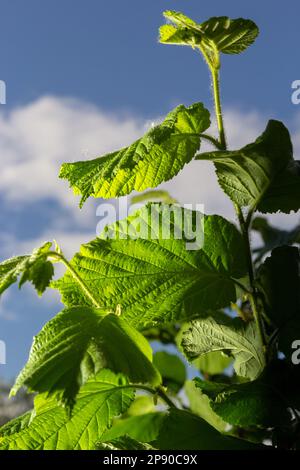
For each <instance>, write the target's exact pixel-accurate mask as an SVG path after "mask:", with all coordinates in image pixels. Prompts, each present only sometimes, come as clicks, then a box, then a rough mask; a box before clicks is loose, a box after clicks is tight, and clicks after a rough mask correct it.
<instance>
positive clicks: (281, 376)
mask: <svg viewBox="0 0 300 470" xmlns="http://www.w3.org/2000/svg"><path fill="white" fill-rule="evenodd" d="M281 362H282V361H275V363H272V364H270V365H269V366H268V367H267V368H266V369H265V371H264V372H263V374H262V375H261V376H260V377H259V378H258V379H256V380H254V381H253V382H246V383H237V384H222V383H216V382H205V381H203V380H201V379H199V378H196V379H195V380H194V381H195V385H196V387H199V389H200V390H201V391H202V393H204V394H205V395H206V396H207V397H208V398H209V401H210V406H211V408H212V410H213V411H214V412H215V413H216V414H217V415H218V416H220V417H221V418H222V419H223V420H224V421H226V422H227V423H229V424H232V425H235V426H241V427H252V426H256V427H260V428H270V427H274V426H282V425H288V424H289V423H290V422H291V420H292V415H291V413H290V410H289V407H290V406H291V405H294V403H293V402H292V400H291V393H290V388H291V382H289V383H288V382H287V380H286V378H287V372H288V370H287V369H286V365H285V364H284V363H281ZM290 378H291V376H290ZM286 385H288V386H287V387H286ZM293 387H294V384H293Z"/></svg>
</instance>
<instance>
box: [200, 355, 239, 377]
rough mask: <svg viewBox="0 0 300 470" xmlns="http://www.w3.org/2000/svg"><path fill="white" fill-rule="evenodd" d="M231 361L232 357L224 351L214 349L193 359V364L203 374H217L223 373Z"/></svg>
mask: <svg viewBox="0 0 300 470" xmlns="http://www.w3.org/2000/svg"><path fill="white" fill-rule="evenodd" d="M231 363H232V358H231V357H228V356H226V354H224V353H223V352H222V351H221V352H219V351H214V352H210V353H208V354H203V355H202V356H200V357H198V358H197V359H195V360H194V361H193V366H194V367H196V368H197V369H198V370H199V371H200V372H201V373H202V374H207V375H217V374H221V373H222V372H223V371H224V369H227V367H229V366H230V364H231Z"/></svg>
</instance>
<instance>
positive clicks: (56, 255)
mask: <svg viewBox="0 0 300 470" xmlns="http://www.w3.org/2000/svg"><path fill="white" fill-rule="evenodd" d="M49 256H50V257H52V258H56V259H57V260H58V261H60V262H62V263H63V264H64V265H65V266H66V268H67V269H68V270H69V272H70V274H71V275H72V276H73V278H74V279H75V281H76V282H77V283H78V285H79V286H80V287H81V289H82V291H83V292H84V294H85V295H86V296H87V297H88V298H89V299H90V300H91V301H92V303H93V304H94V305H95V307H97V308H102V307H103V306H102V305H100V304H99V303H98V301H97V299H95V297H94V295H93V294H92V292H91V291H90V289H89V288H88V286H87V285H86V283H85V282H84V281H83V279H81V277H80V276H79V274H78V273H77V272H76V271H75V269H74V268H73V266H72V265H71V264H70V263H69V261H68V260H67V259H66V258H65V257H64V255H63V254H62V253H58V252H56V251H50V252H49Z"/></svg>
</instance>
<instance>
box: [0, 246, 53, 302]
mask: <svg viewBox="0 0 300 470" xmlns="http://www.w3.org/2000/svg"><path fill="white" fill-rule="evenodd" d="M51 246H52V243H51V242H47V243H45V244H44V245H43V246H41V247H40V248H37V249H35V250H34V251H33V252H32V254H31V255H24V256H16V257H14V258H10V259H8V260H6V261H3V262H2V263H0V294H2V293H3V292H4V291H5V290H6V289H7V288H8V287H9V286H11V284H14V283H15V282H17V280H18V278H19V277H20V281H19V287H21V286H22V285H23V284H24V283H25V282H26V281H30V282H31V283H32V284H33V285H34V287H35V289H36V290H37V293H38V294H39V295H41V294H42V293H43V292H44V291H45V289H46V288H47V287H48V286H49V283H50V281H51V279H52V277H53V274H54V269H53V265H52V263H51V262H50V261H48V260H47V259H48V256H49V251H50V248H51Z"/></svg>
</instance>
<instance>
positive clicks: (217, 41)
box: [159, 11, 259, 68]
mask: <svg viewBox="0 0 300 470" xmlns="http://www.w3.org/2000/svg"><path fill="white" fill-rule="evenodd" d="M164 16H165V17H166V19H167V20H168V21H170V22H171V23H173V24H166V25H164V26H162V27H161V28H160V38H159V39H160V42H161V43H164V44H177V45H186V46H191V47H192V48H197V49H200V51H201V52H202V53H203V55H204V57H205V59H206V61H207V62H208V65H209V66H210V67H213V68H218V67H219V65H220V58H219V54H220V52H223V53H224V54H239V53H240V52H243V51H244V50H245V49H247V47H249V46H250V45H251V44H252V43H253V42H254V41H255V39H256V37H257V35H258V32H259V30H258V27H257V26H256V24H255V23H254V22H253V21H251V20H245V19H243V18H237V19H230V18H228V17H227V16H220V17H213V18H210V19H209V20H208V21H205V22H204V23H200V24H198V23H196V22H195V21H193V20H191V19H190V18H188V17H187V16H185V15H184V14H183V13H179V12H175V11H165V12H164Z"/></svg>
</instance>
